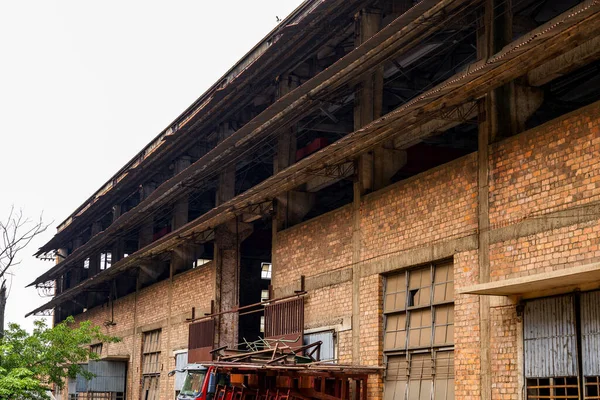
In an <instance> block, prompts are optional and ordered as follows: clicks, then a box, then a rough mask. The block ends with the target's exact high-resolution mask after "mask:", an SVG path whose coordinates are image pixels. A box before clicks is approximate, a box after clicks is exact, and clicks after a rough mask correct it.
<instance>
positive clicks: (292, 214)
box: [273, 74, 314, 243]
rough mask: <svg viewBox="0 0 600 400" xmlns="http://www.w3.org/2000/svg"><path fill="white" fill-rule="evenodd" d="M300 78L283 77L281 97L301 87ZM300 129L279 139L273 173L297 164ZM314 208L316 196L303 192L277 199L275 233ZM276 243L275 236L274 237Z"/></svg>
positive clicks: (292, 128)
mask: <svg viewBox="0 0 600 400" xmlns="http://www.w3.org/2000/svg"><path fill="white" fill-rule="evenodd" d="M299 84H300V83H299V81H298V78H296V77H295V76H293V75H287V74H285V75H282V76H280V79H279V97H283V96H285V95H286V94H287V93H289V92H291V91H292V90H294V89H295V88H296V87H298V86H299ZM297 135H298V129H297V126H296V125H294V126H292V127H290V128H287V129H285V130H284V131H283V132H281V133H280V134H279V137H278V138H277V154H276V156H275V159H274V160H273V161H274V162H273V173H275V174H276V173H278V172H279V171H282V170H284V169H285V168H287V167H289V166H290V165H292V164H294V163H295V162H296V150H297ZM313 206H314V194H313V193H309V192H303V191H298V190H294V191H289V192H286V193H284V194H282V195H280V196H277V198H276V199H275V204H274V208H275V216H274V218H273V233H274V234H275V233H276V232H277V231H280V230H282V229H285V228H287V227H288V226H291V225H295V224H297V223H299V222H300V221H302V218H304V216H305V215H306V213H308V212H309V211H310V210H311V208H312V207H313ZM273 240H274V241H273V243H275V240H276V238H275V236H274V237H273Z"/></svg>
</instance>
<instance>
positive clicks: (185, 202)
mask: <svg viewBox="0 0 600 400" xmlns="http://www.w3.org/2000/svg"><path fill="white" fill-rule="evenodd" d="M191 163H192V159H191V157H187V156H185V157H181V158H179V159H177V161H175V171H174V172H175V175H177V174H179V173H180V172H182V171H183V170H184V169H186V168H187V167H189V166H190V165H191ZM188 213H189V196H188V195H187V194H186V195H185V196H183V197H181V198H179V199H178V200H177V201H176V202H175V204H174V205H173V216H172V219H171V228H172V230H173V231H174V230H176V229H179V228H181V227H182V226H184V225H185V224H187V223H188ZM193 259H194V247H193V246H190V245H187V244H183V245H181V246H179V247H178V248H177V249H175V251H173V252H172V253H171V272H170V276H171V277H172V276H173V275H175V274H176V273H177V272H179V271H182V270H184V269H185V267H186V266H187V265H188V264H190V265H191V263H192V262H193Z"/></svg>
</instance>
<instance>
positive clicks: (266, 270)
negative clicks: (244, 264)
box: [260, 263, 273, 279]
mask: <svg viewBox="0 0 600 400" xmlns="http://www.w3.org/2000/svg"><path fill="white" fill-rule="evenodd" d="M260 269H261V271H260V277H261V278H262V279H271V272H272V270H273V264H271V263H261V264H260Z"/></svg>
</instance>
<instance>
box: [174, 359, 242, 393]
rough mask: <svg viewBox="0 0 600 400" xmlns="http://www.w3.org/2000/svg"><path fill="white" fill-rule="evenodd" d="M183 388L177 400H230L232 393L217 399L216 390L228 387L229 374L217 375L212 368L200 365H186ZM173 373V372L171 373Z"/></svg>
mask: <svg viewBox="0 0 600 400" xmlns="http://www.w3.org/2000/svg"><path fill="white" fill-rule="evenodd" d="M184 371H185V374H186V375H185V380H184V382H183V387H182V388H181V391H180V392H179V395H178V396H177V400H192V399H193V400H210V399H215V398H218V399H219V400H231V399H232V398H233V392H232V391H230V393H227V394H226V395H225V396H220V397H217V396H216V395H217V389H218V388H224V387H229V374H227V373H224V372H223V373H217V372H216V370H215V368H214V367H208V368H207V367H205V366H203V365H200V364H188V365H187V366H186V367H185V369H184ZM173 373H175V371H173Z"/></svg>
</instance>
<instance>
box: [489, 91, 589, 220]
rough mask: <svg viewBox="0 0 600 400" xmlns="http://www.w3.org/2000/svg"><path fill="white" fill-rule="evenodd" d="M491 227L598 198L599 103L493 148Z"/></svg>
mask: <svg viewBox="0 0 600 400" xmlns="http://www.w3.org/2000/svg"><path fill="white" fill-rule="evenodd" d="M490 167H491V168H490V223H491V224H492V226H501V225H506V224H509V223H510V222H515V221H519V220H521V219H524V218H529V217H532V216H535V215H539V214H543V213H545V212H549V211H556V210H560V209H564V208H566V207H573V206H577V205H582V204H586V203H590V202H593V201H598V200H600V102H598V103H594V104H592V105H590V106H587V107H585V108H582V109H580V110H577V111H575V112H572V113H570V114H567V115H565V116H563V117H560V118H558V119H556V120H553V121H550V122H548V123H546V124H543V125H541V126H539V127H536V128H534V129H532V130H530V131H527V132H524V133H522V134H520V135H517V136H515V137H512V138H509V139H507V140H504V141H502V142H500V143H497V144H495V145H494V146H493V147H492V152H491V165H490Z"/></svg>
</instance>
